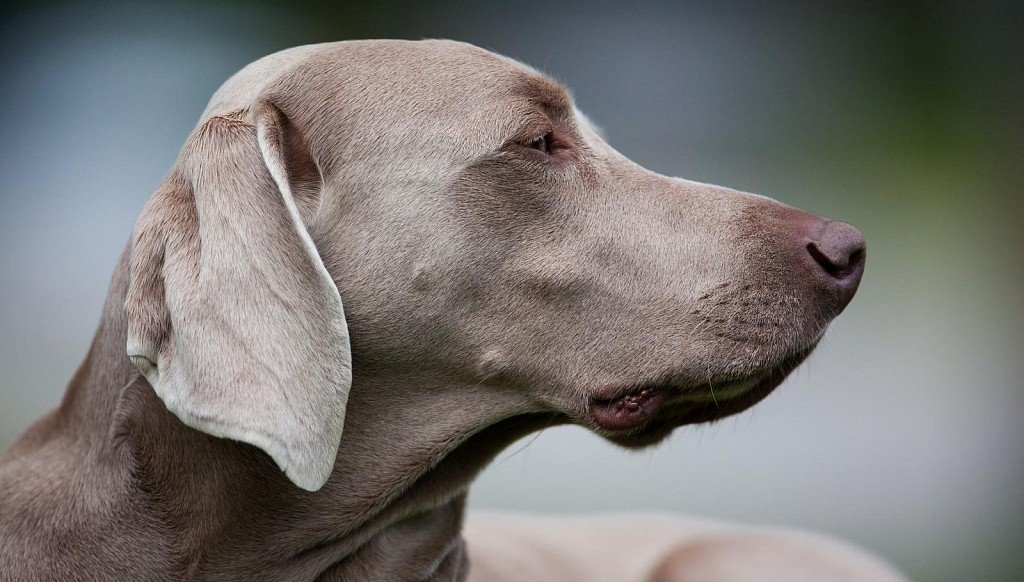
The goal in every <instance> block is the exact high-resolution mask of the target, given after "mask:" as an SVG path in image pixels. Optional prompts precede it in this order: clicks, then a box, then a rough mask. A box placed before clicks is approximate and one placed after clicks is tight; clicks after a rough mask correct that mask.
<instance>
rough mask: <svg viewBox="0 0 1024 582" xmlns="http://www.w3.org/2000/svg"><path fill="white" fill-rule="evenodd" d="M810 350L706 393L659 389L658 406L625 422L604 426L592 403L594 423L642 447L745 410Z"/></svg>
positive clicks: (624, 442) (625, 443)
mask: <svg viewBox="0 0 1024 582" xmlns="http://www.w3.org/2000/svg"><path fill="white" fill-rule="evenodd" d="M811 349H813V346H812V348H809V349H807V350H805V351H802V352H800V353H798V354H796V355H794V356H792V357H790V358H787V359H786V360H785V361H784V362H782V363H781V364H780V365H779V366H777V367H776V368H775V369H773V370H771V371H770V372H768V373H767V374H765V375H763V376H761V377H759V378H753V379H747V380H741V381H738V382H735V383H730V384H726V385H725V386H723V387H722V388H720V389H716V390H713V391H711V390H709V391H708V392H707V393H700V394H699V395H698V394H695V393H689V394H685V393H684V394H680V395H679V396H677V397H674V398H671V399H670V398H667V397H666V395H665V391H666V390H665V389H659V390H658V394H659V395H660V397H661V398H662V400H661V401H659V402H658V403H657V404H658V406H655V407H652V408H651V409H649V413H648V414H647V415H646V416H645V417H644V418H642V419H639V420H637V421H635V422H633V423H632V424H629V425H625V426H621V427H620V425H617V424H611V425H607V426H606V425H605V424H604V423H602V422H601V420H600V419H599V418H597V417H596V415H593V405H592V406H591V412H592V415H593V416H594V420H595V422H596V423H597V425H598V426H599V427H600V428H602V429H604V430H605V431H610V434H609V433H605V436H606V437H607V438H609V439H610V440H612V441H613V442H615V443H616V444H619V445H622V446H626V447H630V448H639V447H646V446H649V445H652V444H655V443H657V442H660V441H661V440H664V439H665V438H666V437H668V436H669V435H670V434H671V433H672V431H673V430H674V429H676V428H678V427H680V426H685V425H690V424H701V423H707V422H714V421H717V420H720V419H723V418H726V417H728V416H732V415H734V414H739V413H740V412H743V411H745V410H747V409H748V408H750V407H751V406H753V405H755V404H757V403H758V402H760V401H761V400H763V399H764V398H765V397H766V396H768V394H771V393H772V391H774V390H775V389H776V388H777V387H778V386H779V385H780V384H782V382H783V381H785V379H786V378H787V377H788V376H789V374H790V373H792V372H793V370H795V369H796V368H797V366H799V365H800V364H801V363H802V362H803V360H804V359H805V358H806V357H807V355H808V354H809V353H810V352H811ZM666 409H668V410H666Z"/></svg>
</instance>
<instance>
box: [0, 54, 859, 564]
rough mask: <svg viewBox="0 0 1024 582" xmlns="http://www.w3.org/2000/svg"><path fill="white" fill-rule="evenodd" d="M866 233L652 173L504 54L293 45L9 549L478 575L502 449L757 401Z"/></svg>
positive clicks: (828, 312) (215, 154)
mask: <svg viewBox="0 0 1024 582" xmlns="http://www.w3.org/2000/svg"><path fill="white" fill-rule="evenodd" d="M542 138H543V139H542ZM863 257H864V247H863V240H862V238H861V237H860V234H859V233H857V231H856V230H855V229H853V227H850V226H849V225H846V224H844V223H839V222H831V221H828V220H825V219H821V218H818V217H815V216H812V215H809V214H806V213H802V212H800V211H798V210H795V209H792V208H789V207H786V206H783V205H780V204H778V203H776V202H774V201H771V200H769V199H767V198H763V197H760V196H754V195H750V194H744V193H740V192H736V191H733V190H729V189H726V188H720V187H717V186H710V185H705V184H698V183H694V182H689V181H685V180H680V179H676V178H668V177H665V176H661V175H658V174H655V173H653V172H650V171H648V170H645V169H644V168H641V167H639V166H637V165H636V164H634V163H632V162H631V161H629V160H628V159H626V158H625V157H623V156H622V155H621V154H619V153H618V152H616V151H615V150H614V149H612V148H611V147H610V146H609V145H608V144H606V143H605V142H604V140H603V139H602V138H601V137H600V136H599V135H598V133H597V132H596V131H595V130H594V129H593V128H592V127H591V126H590V125H589V124H588V123H587V122H586V121H585V119H584V118H583V117H582V116H581V115H579V114H578V113H577V112H576V111H575V109H574V107H573V105H572V101H571V99H570V97H569V96H568V94H567V93H566V92H565V90H564V89H562V88H561V87H560V86H559V85H557V84H556V83H554V82H552V81H551V80H549V79H547V78H545V77H544V76H542V75H540V74H538V73H537V72H536V71H534V70H532V69H529V68H528V67H525V66H523V65H521V64H519V63H516V62H514V61H511V60H509V59H506V58H503V57H500V56H497V55H494V54H492V53H489V52H487V51H484V50H482V49H479V48H476V47H473V46H470V45H466V44H461V43H455V42H448V41H423V42H404V41H360V42H344V43H334V44H325V45H316V46H308V47H299V48H295V49H291V50H287V51H283V52H281V53H277V54H274V55H271V56H269V57H266V58H264V59H262V60H260V61H257V62H255V63H253V64H251V65H249V66H248V67H246V68H245V69H243V70H242V71H241V72H239V73H238V74H236V75H235V76H234V77H232V78H231V79H230V80H228V81H227V83H225V84H224V86H223V87H221V89H220V90H219V91H218V92H217V93H216V94H215V95H214V96H213V99H212V100H211V102H210V104H209V106H208V107H207V109H206V111H205V112H204V113H203V115H202V118H201V119H200V121H199V123H198V125H197V127H196V129H195V130H194V131H193V133H192V134H191V136H190V137H189V138H188V140H187V142H186V144H185V146H184V148H183V150H182V152H181V155H180V157H179V158H178V160H177V162H176V164H175V166H174V168H173V169H172V171H171V172H170V174H169V175H168V177H167V179H166V181H165V182H164V184H163V185H162V186H161V187H160V189H159V190H158V191H157V192H156V193H155V194H154V195H153V196H152V198H151V199H150V201H149V203H148V204H147V206H146V208H145V209H144V211H143V212H142V215H141V216H140V218H139V221H138V223H137V225H136V228H135V232H134V235H133V238H132V241H131V242H130V244H129V245H128V247H127V248H126V250H125V252H124V254H123V256H122V259H121V261H120V263H119V264H118V267H117V270H116V272H115V273H114V276H113V281H112V284H111V287H110V293H109V296H108V299H107V303H106V307H105V308H104V312H103V316H102V321H101V323H100V327H99V330H98V332H97V335H96V338H95V340H94V342H93V345H92V348H91V349H90V351H89V354H88V356H87V358H86V360H85V362H84V363H83V364H82V366H81V368H80V369H79V371H78V372H77V373H76V375H75V377H74V379H73V380H72V381H71V384H70V386H69V388H68V391H67V393H66V396H65V398H64V400H63V402H62V403H61V405H60V407H59V408H58V409H57V410H55V411H54V412H52V413H51V414H49V415H47V416H46V417H44V418H43V419H41V420H39V421H38V422H37V423H36V424H34V425H33V426H31V427H30V428H29V429H28V430H27V431H26V432H25V434H24V435H23V436H22V437H21V438H20V440H19V441H17V442H16V443H15V444H14V445H13V446H12V447H11V448H10V449H9V450H8V451H6V453H5V454H4V455H3V457H2V458H0V572H3V573H4V575H5V576H7V577H9V578H13V579H17V580H22V579H77V578H83V577H85V578H93V579H119V580H125V579H132V580H170V579H174V580H177V579H212V580H233V579H238V580H250V579H279V580H308V579H324V580H334V579H337V580H341V579H344V580H424V579H431V580H457V579H461V578H464V577H465V576H466V572H467V568H468V566H467V559H466V552H465V549H464V544H463V543H462V541H461V537H460V535H459V532H460V527H461V524H462V517H463V507H464V503H465V497H466V491H467V488H468V486H469V483H470V482H471V480H472V479H473V477H474V476H475V475H476V474H477V473H478V472H479V471H480V470H481V469H482V468H483V467H484V466H485V465H486V464H487V463H488V462H489V461H490V460H491V459H492V458H493V457H494V455H496V454H497V453H498V452H499V451H500V450H501V449H502V448H503V447H505V446H507V445H508V444H509V443H510V442H512V441H514V440H515V439H517V438H519V437H521V436H522V435H524V434H526V433H529V432H531V431H534V430H537V429H539V428H542V427H544V426H550V425H552V424H558V423H569V422H571V423H577V424H581V425H583V426H586V427H589V428H591V429H593V430H594V431H596V432H598V433H600V434H602V435H604V436H606V437H608V438H610V439H613V440H614V441H616V442H619V443H621V444H623V445H627V446H641V445H646V444H650V443H653V442H656V441H658V440H660V439H662V438H664V437H665V436H667V435H668V434H669V433H670V432H671V430H672V429H673V428H675V427H677V426H679V425H681V424H685V423H692V422H700V421H707V420H713V419H716V418H720V417H722V416H725V415H727V414H732V413H735V412H738V411H740V410H743V409H745V408H747V407H749V406H750V405H752V404H754V403H755V402H757V401H758V400H760V399H761V398H763V397H764V396H765V395H766V394H767V393H768V392H769V391H770V390H771V389H773V388H774V387H775V386H776V385H778V383H780V382H781V381H782V379H783V378H784V377H785V375H786V374H787V373H788V372H789V371H791V370H792V368H793V367H795V366H796V365H797V364H798V363H799V362H800V361H801V360H802V359H803V357H804V356H806V354H807V353H808V352H809V351H810V350H811V349H812V348H813V347H814V345H815V344H816V342H817V341H818V340H819V338H820V337H821V335H822V333H823V332H824V330H825V328H826V326H827V324H828V322H829V321H830V320H831V318H832V317H834V316H835V315H836V314H838V313H839V312H840V311H841V310H842V308H843V307H844V306H845V305H846V303H847V302H848V301H849V300H850V298H851V297H852V295H853V293H854V291H855V289H856V286H857V284H858V283H859V280H860V275H861V271H862V268H863ZM218 437H228V438H218Z"/></svg>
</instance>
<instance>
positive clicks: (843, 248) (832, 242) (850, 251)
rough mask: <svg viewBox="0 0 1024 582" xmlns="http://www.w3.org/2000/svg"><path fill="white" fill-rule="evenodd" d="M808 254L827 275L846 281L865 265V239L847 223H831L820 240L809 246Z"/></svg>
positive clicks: (824, 228)
mask: <svg viewBox="0 0 1024 582" xmlns="http://www.w3.org/2000/svg"><path fill="white" fill-rule="evenodd" d="M807 252H808V253H809V254H810V255H811V257H812V258H813V259H814V261H815V262H816V263H818V264H819V265H821V268H822V269H824V270H825V272H826V273H828V274H829V275H831V276H832V277H834V278H836V279H845V278H846V277H848V276H849V275H850V274H852V273H855V272H858V271H859V270H860V269H861V268H862V267H863V265H864V237H863V236H862V235H861V234H860V231H858V230H857V229H856V228H854V227H852V226H850V225H849V224H846V223H845V222H838V221H830V222H828V223H826V224H825V226H824V227H823V228H822V231H821V236H820V238H819V239H818V240H816V241H812V242H810V243H808V244H807Z"/></svg>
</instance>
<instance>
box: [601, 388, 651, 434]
mask: <svg viewBox="0 0 1024 582" xmlns="http://www.w3.org/2000/svg"><path fill="white" fill-rule="evenodd" d="M664 392H665V391H664V390H662V389H661V387H659V386H655V385H652V384H644V385H640V386H634V387H608V388H605V389H602V390H599V391H598V393H597V394H595V395H594V396H592V397H591V398H590V414H591V416H592V417H593V419H594V422H596V423H597V425H598V426H600V427H601V428H603V429H605V430H615V431H619V430H629V429H634V428H637V427H639V426H641V425H643V424H644V423H645V422H647V420H648V419H649V418H650V417H651V416H652V415H653V414H654V412H655V411H657V410H658V408H659V407H660V406H661V404H662V402H664V400H665V393H664Z"/></svg>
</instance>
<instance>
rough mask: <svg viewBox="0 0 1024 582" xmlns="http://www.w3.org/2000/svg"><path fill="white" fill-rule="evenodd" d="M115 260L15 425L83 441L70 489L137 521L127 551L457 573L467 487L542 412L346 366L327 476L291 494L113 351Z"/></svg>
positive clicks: (175, 559) (373, 574)
mask: <svg viewBox="0 0 1024 582" xmlns="http://www.w3.org/2000/svg"><path fill="white" fill-rule="evenodd" d="M126 269H127V265H126V261H125V258H124V257H122V260H121V262H120V264H119V266H118V269H117V271H116V272H115V275H114V278H113V282H112V284H111V290H110V294H109V296H108V299H107V303H106V307H105V309H104V316H103V319H102V322H101V325H100V327H99V331H98V332H97V335H96V338H95V339H94V342H93V345H92V347H91V349H90V352H89V355H88V357H87V358H86V360H85V362H84V363H83V365H82V366H81V368H80V369H79V371H78V373H77V374H76V376H75V378H74V379H73V380H72V382H71V384H70V386H69V389H68V392H67V394H66V396H65V399H64V401H63V402H62V404H61V407H60V408H59V409H58V410H57V411H56V412H55V413H53V415H51V416H50V417H48V418H47V419H44V420H43V421H41V423H40V425H41V426H42V425H45V427H43V428H39V427H34V428H33V429H30V432H32V431H36V432H37V433H40V434H42V433H45V432H50V433H51V438H59V437H65V436H67V435H68V434H75V435H77V436H79V437H82V438H76V439H75V442H76V443H80V444H81V445H82V446H83V447H85V449H86V450H83V451H79V452H78V453H76V456H77V457H78V459H85V460H86V462H88V463H90V468H89V470H88V471H82V472H80V474H82V475H87V476H90V477H89V478H90V479H93V480H94V483H82V484H79V486H80V487H81V488H82V489H83V490H86V491H89V490H90V488H93V487H97V486H100V485H98V483H102V484H103V485H102V487H103V489H104V495H110V496H111V499H110V500H109V504H110V505H111V519H113V516H114V515H115V514H116V515H117V519H119V520H124V519H129V520H136V521H137V522H138V523H137V524H134V525H138V526H139V527H143V526H144V527H146V528H148V530H149V532H150V534H152V535H151V536H149V537H151V538H152V544H151V545H153V547H151V548H148V549H147V550H146V552H141V551H140V553H147V552H151V554H149V555H150V556H151V559H152V561H153V563H154V568H157V567H158V566H159V565H163V566H162V567H164V568H166V567H168V566H170V567H171V568H172V569H173V570H174V573H175V574H177V575H181V576H183V577H187V578H192V577H198V578H204V577H212V578H218V579H234V578H246V579H252V578H253V577H270V578H274V579H313V578H316V577H317V576H321V577H323V578H326V579H331V578H333V577H337V578H339V579H356V578H358V579H382V580H394V579H438V580H442V579H453V580H454V579H460V578H462V577H464V576H465V571H466V560H465V552H464V550H463V548H462V543H461V538H460V536H459V531H460V529H461V523H462V516H463V509H464V505H465V499H466V492H467V489H468V486H469V484H470V482H471V481H472V479H473V478H474V477H475V476H476V475H477V474H478V473H479V471H480V470H482V469H483V467H484V466H485V465H486V464H487V463H488V462H489V461H490V460H491V459H493V458H494V456H495V455H496V454H497V453H498V452H499V451H500V450H501V449H503V448H504V447H506V446H508V445H509V444H510V443H511V442H513V441H514V440H516V439H518V438H520V437H521V436H523V435H525V434H528V433H529V432H532V431H534V430H537V429H539V428H541V427H543V426H545V425H549V424H551V421H552V419H551V418H550V417H543V416H515V412H514V410H515V408H514V407H515V404H514V402H515V399H514V398H513V396H512V395H510V394H506V393H503V392H502V391H500V390H496V389H494V388H493V387H490V388H485V387H480V386H476V387H474V386H458V391H457V392H458V394H457V397H450V396H454V391H453V388H452V387H451V386H443V385H441V386H439V385H431V384H429V383H423V382H422V380H421V379H411V378H394V377H392V378H383V377H372V376H360V375H359V374H358V372H357V375H356V377H355V381H354V384H353V388H352V395H351V397H350V401H349V405H348V412H347V420H346V426H345V432H344V435H343V437H342V442H341V446H340V449H339V454H338V459H337V463H336V466H335V469H334V472H333V474H332V476H331V478H330V480H329V481H328V482H327V484H326V485H325V486H324V487H323V488H322V489H321V490H320V491H317V492H314V493H310V492H306V491H303V490H301V489H299V488H297V487H296V486H294V485H293V484H292V483H290V482H289V481H288V480H287V478H286V477H285V476H284V475H283V473H282V472H281V471H280V470H279V469H278V468H277V467H276V466H275V465H274V464H273V462H272V461H271V460H270V458H269V457H268V456H267V455H266V454H264V453H263V452H262V451H260V450H258V449H256V448H255V447H252V446H249V445H245V444H242V443H238V442H235V441H230V440H227V439H220V438H215V437H212V436H209V435H206V434H203V433H200V432H199V431H196V430H193V429H191V428H189V427H187V426H185V425H184V424H183V423H181V422H180V421H179V420H178V419H177V418H176V417H174V416H173V415H172V414H171V413H169V412H168V411H167V409H166V408H165V407H164V406H163V403H162V402H161V401H160V400H159V398H158V397H157V396H156V395H155V393H154V392H153V389H152V387H151V386H150V385H149V384H148V382H146V380H145V379H144V378H143V377H142V376H141V374H139V373H138V372H137V371H136V370H135V369H134V368H133V367H132V365H131V363H130V361H129V360H128V358H127V356H126V354H125V349H124V346H125V329H126V326H125V321H124V316H123V314H122V308H121V306H122V304H123V300H124V293H125V288H126V282H125V281H126V279H127V274H126ZM75 462H79V463H80V462H82V461H81V460H79V461H75ZM112 483H113V484H115V485H111V484H112ZM126 516H127V517H126ZM129 529H130V528H129ZM161 552H162V553H163V555H160V554H161Z"/></svg>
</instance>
